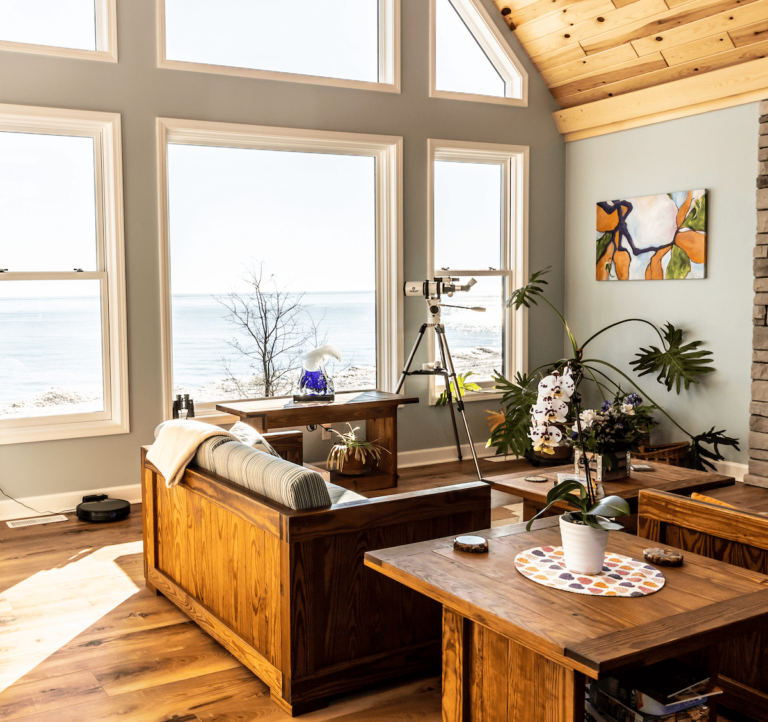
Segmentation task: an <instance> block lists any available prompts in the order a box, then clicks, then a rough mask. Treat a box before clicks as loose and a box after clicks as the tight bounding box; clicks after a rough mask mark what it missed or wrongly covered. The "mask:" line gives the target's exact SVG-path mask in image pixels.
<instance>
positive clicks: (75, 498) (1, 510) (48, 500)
mask: <svg viewBox="0 0 768 722" xmlns="http://www.w3.org/2000/svg"><path fill="white" fill-rule="evenodd" d="M86 494H106V495H107V496H109V498H110V499H124V500H125V501H128V502H130V503H131V504H138V503H140V502H141V484H130V485H129V486H113V487H110V488H108V489H89V490H88V491H67V492H64V493H61V494H47V495H45V496H27V497H24V498H22V499H20V500H19V501H21V502H23V503H24V504H27V505H28V506H31V507H32V508H33V509H37V510H38V513H35V512H33V511H30V510H29V509H27V508H26V507H24V506H22V505H21V504H19V503H17V502H15V501H12V500H11V499H5V498H3V501H0V521H10V520H11V519H32V518H33V517H36V516H48V515H49V514H60V513H62V512H63V513H70V512H69V510H70V509H71V510H73V511H72V512H71V513H73V514H74V508H75V507H76V506H77V505H78V504H79V503H80V502H81V501H82V500H83V497H84V496H85V495H86Z"/></svg>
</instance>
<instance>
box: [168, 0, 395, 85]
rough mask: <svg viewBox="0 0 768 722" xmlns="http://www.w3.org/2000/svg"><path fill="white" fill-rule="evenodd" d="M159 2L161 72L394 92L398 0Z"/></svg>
mask: <svg viewBox="0 0 768 722" xmlns="http://www.w3.org/2000/svg"><path fill="white" fill-rule="evenodd" d="M158 2H159V3H160V4H161V12H162V17H163V20H164V29H163V28H161V33H162V35H161V38H160V45H161V48H160V50H161V52H160V65H161V66H162V67H173V68H177V69H188V70H201V71H205V72H216V73H226V74H237V75H248V76H252V77H266V78H276V79H279V80H298V81H300V82H312V83H324V84H332V85H351V86H352V87H371V88H376V89H382V90H397V89H398V87H399V78H398V77H397V76H399V68H398V67H397V66H398V62H399V61H398V56H399V3H400V0H324V1H323V3H322V5H321V6H320V5H318V4H317V3H316V2H312V0H298V1H296V2H275V0H158Z"/></svg>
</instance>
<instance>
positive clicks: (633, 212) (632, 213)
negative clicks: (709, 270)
mask: <svg viewBox="0 0 768 722" xmlns="http://www.w3.org/2000/svg"><path fill="white" fill-rule="evenodd" d="M706 261H707V192H706V191H705V190H698V191H682V192H681V193H665V194H662V195H657V196H641V197H639V198H628V199H627V200H621V201H604V202H602V203H598V204H597V280H598V281H642V280H645V281H661V280H670V279H684V278H704V277H705V275H706Z"/></svg>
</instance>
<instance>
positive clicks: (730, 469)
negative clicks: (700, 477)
mask: <svg viewBox="0 0 768 722" xmlns="http://www.w3.org/2000/svg"><path fill="white" fill-rule="evenodd" d="M712 463H713V464H714V465H715V468H716V469H717V470H718V472H719V473H721V474H723V475H725V476H732V477H733V478H734V479H736V481H744V474H747V473H748V472H749V466H747V464H740V463H739V462H737V461H714V462H712Z"/></svg>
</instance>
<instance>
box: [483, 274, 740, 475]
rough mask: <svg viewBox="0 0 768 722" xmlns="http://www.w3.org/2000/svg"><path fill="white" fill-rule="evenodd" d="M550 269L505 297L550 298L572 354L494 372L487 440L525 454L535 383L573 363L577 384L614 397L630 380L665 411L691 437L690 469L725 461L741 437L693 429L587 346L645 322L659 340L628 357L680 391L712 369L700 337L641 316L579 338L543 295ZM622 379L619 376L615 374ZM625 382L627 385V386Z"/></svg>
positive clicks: (526, 303) (515, 301)
mask: <svg viewBox="0 0 768 722" xmlns="http://www.w3.org/2000/svg"><path fill="white" fill-rule="evenodd" d="M548 271H549V269H544V270H542V271H538V272H536V273H534V274H533V275H532V276H531V278H530V280H529V282H528V283H527V284H526V285H525V286H523V287H522V288H519V289H517V290H516V291H515V292H514V293H513V294H512V296H511V297H510V298H509V300H508V301H507V306H508V307H509V306H514V307H515V309H520V308H523V307H525V308H530V307H531V305H538V301H539V300H541V301H543V302H544V303H546V304H547V305H548V306H549V307H550V308H551V309H552V310H553V311H554V313H555V314H556V315H557V317H558V318H559V319H560V321H561V323H562V324H563V326H564V328H565V332H566V335H567V337H568V340H569V341H570V346H571V351H572V353H571V355H570V356H568V357H564V358H560V359H555V360H553V361H552V362H550V363H548V364H544V365H543V366H539V367H538V368H536V369H534V370H533V371H531V372H530V373H528V374H522V373H518V374H517V375H516V376H515V377H514V378H513V379H511V380H510V379H506V378H504V376H503V375H502V374H500V373H498V372H497V373H495V374H494V381H495V383H496V389H497V390H500V391H502V392H503V397H502V400H501V410H499V411H494V412H490V414H491V415H490V417H489V425H490V426H491V436H490V439H489V440H488V446H496V447H497V452H498V453H499V454H515V455H518V456H524V455H525V454H526V453H527V452H529V451H531V450H532V448H533V443H532V440H531V438H530V437H529V435H528V430H529V425H530V420H531V408H532V407H533V406H534V405H535V404H536V401H537V392H536V386H537V385H538V382H539V380H540V379H542V378H543V377H545V376H547V375H549V373H550V372H551V371H553V370H558V371H561V370H563V369H565V368H568V369H570V371H571V373H572V376H573V379H574V384H575V388H576V390H577V393H578V388H579V386H580V384H581V383H582V382H587V383H589V384H591V385H592V386H593V388H594V389H596V390H597V392H598V394H599V395H601V396H602V398H603V401H604V402H607V401H608V399H609V398H610V399H613V398H615V395H616V393H618V391H619V389H621V388H622V385H628V386H629V387H631V388H633V389H634V391H635V392H636V393H638V394H639V395H640V396H642V397H644V398H645V399H647V400H648V401H649V403H650V404H652V406H653V407H655V410H658V411H659V412H660V413H661V414H663V415H664V416H666V417H667V419H669V421H670V422H671V423H672V424H673V425H674V426H675V427H677V428H678V429H679V430H680V431H681V432H682V433H684V434H685V435H686V436H687V437H688V438H689V439H690V448H689V450H688V452H687V453H686V456H685V459H684V462H683V463H684V464H685V466H687V467H689V468H692V469H700V470H702V471H706V470H708V469H709V470H712V469H714V468H715V467H714V464H713V463H712V462H714V461H722V460H723V459H724V458H725V457H723V455H722V454H721V453H720V449H721V447H732V448H735V449H738V448H739V440H738V439H735V438H732V437H729V436H726V434H725V431H724V430H721V431H716V430H715V427H714V426H713V427H712V428H711V429H710V430H709V431H704V432H701V433H691V432H690V431H688V430H686V429H685V428H683V427H682V426H681V425H680V424H679V423H678V422H677V421H676V420H675V419H674V418H673V417H672V416H671V415H670V414H669V413H668V412H667V411H665V410H664V408H663V407H661V406H660V405H659V404H657V403H656V402H655V401H654V400H653V399H651V397H650V396H649V394H647V393H646V392H645V391H643V389H641V388H640V386H639V384H638V383H637V381H636V380H635V379H634V378H632V377H631V376H629V375H628V374H626V373H624V372H623V371H622V370H621V369H619V368H617V367H616V366H615V365H613V364H611V363H609V362H608V361H605V360H603V359H600V358H596V357H590V356H589V355H588V353H587V352H586V349H587V347H588V346H589V344H590V343H591V342H592V341H594V339H596V338H597V337H598V336H600V335H601V334H603V333H606V332H607V331H610V330H611V329H613V328H615V327H617V326H620V325H622V324H625V323H638V324H643V325H645V326H647V327H649V328H650V329H652V330H653V332H654V333H655V334H656V335H657V336H658V338H659V341H660V345H659V346H655V345H651V346H649V347H648V348H640V350H639V351H638V353H637V354H636V355H635V358H634V359H633V360H632V361H631V362H630V365H631V366H632V367H633V370H634V371H635V372H636V373H637V375H638V376H639V377H643V376H646V375H648V374H655V375H656V380H657V381H658V382H659V383H660V384H661V385H662V386H664V387H665V389H666V390H667V392H671V391H672V390H673V389H674V390H675V391H676V393H677V394H680V392H681V390H682V389H683V388H684V389H685V390H688V389H689V388H690V386H691V384H698V383H699V382H700V378H701V377H702V376H703V375H704V374H707V373H711V372H712V371H714V368H713V367H712V359H711V358H710V357H711V355H712V352H711V351H705V350H702V349H701V348H700V346H701V345H702V342H701V341H688V342H687V343H684V342H683V339H684V332H683V330H682V329H679V328H676V327H675V326H673V325H672V324H671V323H667V324H665V325H664V326H663V327H661V328H659V327H658V326H656V324H654V323H651V322H650V321H647V320H646V319H643V318H628V319H624V320H622V321H618V322H616V323H612V324H609V325H608V326H606V327H605V328H602V329H600V330H599V331H597V332H596V333H594V334H592V336H590V337H589V338H588V339H587V340H586V341H585V342H584V343H579V342H578V341H577V340H576V338H575V337H574V335H573V333H572V331H571V328H570V325H569V324H568V322H567V321H566V319H565V317H564V316H563V314H562V313H560V311H558V309H557V308H556V307H555V306H554V305H553V304H552V303H550V301H549V300H547V298H546V297H545V295H544V293H545V288H544V287H545V286H546V285H547V281H546V280H545V279H544V278H543V276H544V274H546V273H547V272H548ZM617 378H618V379H619V380H618V381H617V380H616V379H617ZM625 388H626V386H625ZM577 398H579V397H578V396H577Z"/></svg>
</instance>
